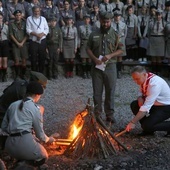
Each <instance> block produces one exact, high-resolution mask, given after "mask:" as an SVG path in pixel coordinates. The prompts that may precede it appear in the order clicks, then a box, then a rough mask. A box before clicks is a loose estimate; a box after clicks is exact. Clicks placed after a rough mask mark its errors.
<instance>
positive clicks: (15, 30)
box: [9, 20, 27, 42]
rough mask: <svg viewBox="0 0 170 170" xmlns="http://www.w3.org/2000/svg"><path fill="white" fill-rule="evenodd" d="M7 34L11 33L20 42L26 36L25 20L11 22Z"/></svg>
mask: <svg viewBox="0 0 170 170" xmlns="http://www.w3.org/2000/svg"><path fill="white" fill-rule="evenodd" d="M9 35H10V36H11V35H13V36H14V37H15V39H16V40H17V41H18V42H22V41H23V39H24V38H25V37H26V35H27V34H26V22H25V21H23V20H21V22H20V23H16V22H15V21H14V22H11V24H10V25H9Z"/></svg>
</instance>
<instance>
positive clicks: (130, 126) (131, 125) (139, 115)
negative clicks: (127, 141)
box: [126, 111, 147, 132]
mask: <svg viewBox="0 0 170 170" xmlns="http://www.w3.org/2000/svg"><path fill="white" fill-rule="evenodd" d="M146 113H147V112H142V111H139V112H138V113H137V115H136V116H135V117H134V118H133V119H132V120H131V121H130V122H129V123H128V125H127V126H126V131H127V132H129V131H131V130H132V129H134V128H135V126H136V123H137V122H138V121H139V120H141V119H142V118H143V117H144V116H146Z"/></svg>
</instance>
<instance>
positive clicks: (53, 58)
mask: <svg viewBox="0 0 170 170" xmlns="http://www.w3.org/2000/svg"><path fill="white" fill-rule="evenodd" d="M48 51H49V62H48V75H49V77H52V76H57V75H58V60H59V54H58V53H57V46H55V45H54V46H48Z"/></svg>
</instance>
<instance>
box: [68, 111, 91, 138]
mask: <svg viewBox="0 0 170 170" xmlns="http://www.w3.org/2000/svg"><path fill="white" fill-rule="evenodd" d="M87 114H88V112H87V110H85V111H83V112H81V113H80V114H77V116H76V118H75V120H74V122H73V124H72V126H71V130H70V133H69V139H71V140H73V139H75V138H76V137H77V135H78V134H79V132H80V130H81V129H82V127H83V124H84V120H83V117H85V116H86V115H87Z"/></svg>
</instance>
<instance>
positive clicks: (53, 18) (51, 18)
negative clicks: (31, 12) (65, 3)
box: [49, 16, 57, 21]
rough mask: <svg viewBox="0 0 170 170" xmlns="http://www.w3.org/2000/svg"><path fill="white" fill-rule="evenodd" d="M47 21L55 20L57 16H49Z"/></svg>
mask: <svg viewBox="0 0 170 170" xmlns="http://www.w3.org/2000/svg"><path fill="white" fill-rule="evenodd" d="M49 21H57V18H56V17H55V16H52V17H50V18H49Z"/></svg>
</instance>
